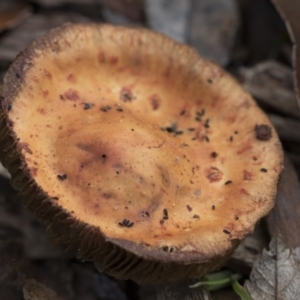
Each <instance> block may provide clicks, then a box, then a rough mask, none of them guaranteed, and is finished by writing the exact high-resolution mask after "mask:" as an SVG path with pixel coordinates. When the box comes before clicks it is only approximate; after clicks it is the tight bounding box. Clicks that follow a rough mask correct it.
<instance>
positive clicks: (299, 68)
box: [272, 0, 300, 105]
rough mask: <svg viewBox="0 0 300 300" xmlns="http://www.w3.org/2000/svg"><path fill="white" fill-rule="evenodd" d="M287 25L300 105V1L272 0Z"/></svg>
mask: <svg viewBox="0 0 300 300" xmlns="http://www.w3.org/2000/svg"><path fill="white" fill-rule="evenodd" d="M272 2H273V3H274V5H275V6H276V8H277V10H278V11H279V13H280V15H281V17H282V18H283V19H284V21H285V23H286V27H287V29H288V31H289V34H290V37H291V39H292V41H293V43H294V49H293V64H294V69H295V88H296V92H297V96H298V103H299V105H300V49H299V47H300V22H299V18H300V1H299V0H272Z"/></svg>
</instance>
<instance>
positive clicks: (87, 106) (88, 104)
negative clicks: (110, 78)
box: [83, 103, 94, 110]
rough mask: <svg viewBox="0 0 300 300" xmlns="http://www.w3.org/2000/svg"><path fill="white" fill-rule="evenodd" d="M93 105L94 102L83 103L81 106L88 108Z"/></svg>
mask: <svg viewBox="0 0 300 300" xmlns="http://www.w3.org/2000/svg"><path fill="white" fill-rule="evenodd" d="M93 107H94V103H83V108H84V109H85V110H86V109H90V108H93Z"/></svg>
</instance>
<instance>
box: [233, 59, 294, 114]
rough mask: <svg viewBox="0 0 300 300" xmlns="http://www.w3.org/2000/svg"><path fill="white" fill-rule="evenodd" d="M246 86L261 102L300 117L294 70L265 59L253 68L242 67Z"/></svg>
mask: <svg viewBox="0 0 300 300" xmlns="http://www.w3.org/2000/svg"><path fill="white" fill-rule="evenodd" d="M239 76H240V79H241V81H242V84H243V86H244V88H245V89H246V90H247V91H248V92H249V93H250V94H252V96H254V97H255V98H256V99H257V100H259V102H260V103H262V104H265V105H267V106H269V107H271V108H272V109H274V110H276V111H278V112H280V113H281V114H285V115H288V116H291V117H297V118H300V110H299V107H298V105H297V99H296V95H295V93H294V90H293V71H292V69H291V68H289V67H287V66H284V65H283V64H280V63H278V62H275V61H265V62H262V63H259V64H257V65H255V66H254V67H252V68H241V69H240V70H239Z"/></svg>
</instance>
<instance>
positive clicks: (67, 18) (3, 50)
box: [0, 11, 89, 63]
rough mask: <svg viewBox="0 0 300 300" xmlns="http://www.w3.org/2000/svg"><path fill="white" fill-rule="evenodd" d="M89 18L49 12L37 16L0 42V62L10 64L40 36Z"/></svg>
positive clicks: (70, 13)
mask: <svg viewBox="0 0 300 300" xmlns="http://www.w3.org/2000/svg"><path fill="white" fill-rule="evenodd" d="M87 21H89V19H88V18H85V17H83V16H82V15H80V14H76V13H73V12H51V11H50V12H47V13H40V14H35V15H33V16H32V17H30V18H28V19H27V20H25V21H24V23H23V24H22V26H19V27H17V28H16V29H15V30H12V31H11V32H8V33H7V34H6V35H5V36H4V37H3V38H2V39H1V40H0V62H3V63H10V62H11V61H12V60H13V59H14V58H15V56H16V55H17V54H18V53H19V52H20V51H21V50H23V49H24V48H25V47H26V46H27V45H28V44H29V43H31V42H32V41H33V40H34V39H36V38H37V37H38V36H40V35H42V34H44V33H45V32H47V31H49V30H50V29H51V28H53V27H56V26H59V25H61V24H63V23H65V22H78V23H82V22H87Z"/></svg>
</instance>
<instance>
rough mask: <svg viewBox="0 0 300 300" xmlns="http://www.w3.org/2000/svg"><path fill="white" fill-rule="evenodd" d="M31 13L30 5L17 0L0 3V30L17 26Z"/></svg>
mask: <svg viewBox="0 0 300 300" xmlns="http://www.w3.org/2000/svg"><path fill="white" fill-rule="evenodd" d="M30 13H31V7H30V5H28V4H26V3H20V2H18V1H5V2H4V1H2V2H1V3H0V32H1V31H3V30H5V29H9V28H12V27H14V26H17V25H18V24H20V23H21V22H22V21H24V20H25V18H27V17H28V16H29V15H30Z"/></svg>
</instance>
